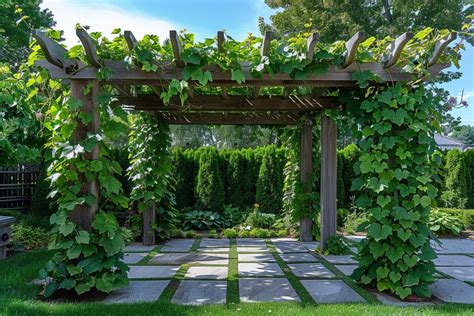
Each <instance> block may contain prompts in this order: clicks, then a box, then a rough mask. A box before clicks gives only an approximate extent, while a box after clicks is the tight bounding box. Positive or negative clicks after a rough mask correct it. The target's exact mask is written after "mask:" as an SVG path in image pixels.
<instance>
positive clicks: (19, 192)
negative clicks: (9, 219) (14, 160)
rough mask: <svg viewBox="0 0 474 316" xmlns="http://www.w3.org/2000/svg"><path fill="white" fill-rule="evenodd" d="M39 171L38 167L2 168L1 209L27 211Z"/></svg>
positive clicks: (0, 171) (0, 182) (0, 186)
mask: <svg viewBox="0 0 474 316" xmlns="http://www.w3.org/2000/svg"><path fill="white" fill-rule="evenodd" d="M39 170H40V168H39V166H37V165H17V166H14V167H0V209H10V210H20V211H25V210H27V209H28V208H29V207H30V205H31V197H32V196H33V191H34V187H35V184H36V180H37V179H38V175H39Z"/></svg>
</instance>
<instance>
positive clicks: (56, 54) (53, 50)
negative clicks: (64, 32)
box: [33, 30, 78, 73]
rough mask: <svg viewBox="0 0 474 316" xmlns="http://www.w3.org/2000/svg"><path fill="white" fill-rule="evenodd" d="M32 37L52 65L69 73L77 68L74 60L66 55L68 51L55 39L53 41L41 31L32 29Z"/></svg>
mask: <svg viewBox="0 0 474 316" xmlns="http://www.w3.org/2000/svg"><path fill="white" fill-rule="evenodd" d="M33 37H34V38H35V39H36V41H37V42H38V44H39V45H40V47H41V50H42V51H43V54H44V57H46V60H47V61H48V62H50V63H51V64H52V65H54V66H56V67H59V68H63V69H65V72H66V73H71V72H72V71H73V70H75V69H77V68H78V65H77V63H76V62H74V61H73V60H71V59H68V58H67V57H66V56H67V54H68V51H67V50H66V49H65V48H64V47H62V46H61V45H59V44H58V43H57V42H56V41H53V40H52V39H50V38H49V37H48V36H46V35H45V34H44V33H43V32H41V31H39V30H33Z"/></svg>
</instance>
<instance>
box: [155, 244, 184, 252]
mask: <svg viewBox="0 0 474 316" xmlns="http://www.w3.org/2000/svg"><path fill="white" fill-rule="evenodd" d="M190 250H191V246H188V245H168V246H163V247H162V248H161V249H160V252H188V251H190Z"/></svg>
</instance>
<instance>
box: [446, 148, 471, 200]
mask: <svg viewBox="0 0 474 316" xmlns="http://www.w3.org/2000/svg"><path fill="white" fill-rule="evenodd" d="M445 170H446V172H447V174H446V178H445V182H444V192H443V193H442V195H441V202H442V203H443V204H444V206H445V207H452V208H464V207H465V206H466V204H467V202H468V201H467V200H468V196H467V194H468V191H467V190H468V188H467V185H468V181H466V180H467V168H466V160H465V158H464V155H463V153H462V152H460V151H459V150H457V149H453V150H450V151H449V152H448V154H447V155H446V166H445Z"/></svg>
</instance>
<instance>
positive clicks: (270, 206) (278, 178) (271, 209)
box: [255, 146, 283, 214]
mask: <svg viewBox="0 0 474 316" xmlns="http://www.w3.org/2000/svg"><path fill="white" fill-rule="evenodd" d="M282 197H283V166H282V157H281V156H280V155H279V152H278V151H277V150H276V147H275V146H268V147H267V148H265V152H264V155H263V159H262V165H261V166H260V170H259V173H258V180H257V194H256V198H255V202H256V203H257V204H259V205H260V208H261V210H262V211H263V212H264V213H273V214H280V213H281V209H282Z"/></svg>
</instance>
